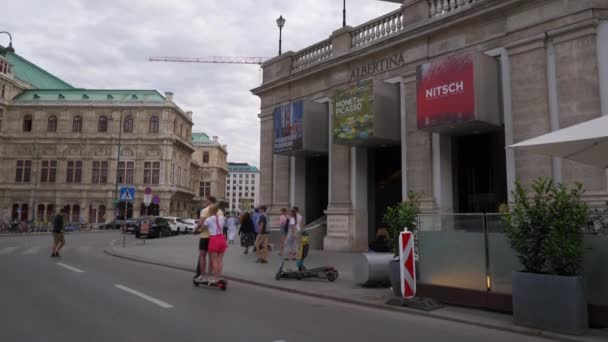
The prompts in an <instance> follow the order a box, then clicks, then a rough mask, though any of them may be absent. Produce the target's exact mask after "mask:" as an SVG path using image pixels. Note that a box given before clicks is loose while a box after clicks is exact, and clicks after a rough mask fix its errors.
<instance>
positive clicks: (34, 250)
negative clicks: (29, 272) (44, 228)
mask: <svg viewBox="0 0 608 342" xmlns="http://www.w3.org/2000/svg"><path fill="white" fill-rule="evenodd" d="M38 252H40V246H34V247H31V248H29V249H26V250H25V251H23V253H21V254H22V255H31V254H36V253H38Z"/></svg>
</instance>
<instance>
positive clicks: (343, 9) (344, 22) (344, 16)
mask: <svg viewBox="0 0 608 342" xmlns="http://www.w3.org/2000/svg"><path fill="white" fill-rule="evenodd" d="M342 27H346V0H344V7H343V8H342Z"/></svg>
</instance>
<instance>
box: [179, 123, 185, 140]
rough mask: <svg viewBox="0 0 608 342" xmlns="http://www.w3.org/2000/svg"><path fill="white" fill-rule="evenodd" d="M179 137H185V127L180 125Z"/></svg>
mask: <svg viewBox="0 0 608 342" xmlns="http://www.w3.org/2000/svg"><path fill="white" fill-rule="evenodd" d="M179 136H180V137H182V138H183V137H184V125H183V124H181V125H179Z"/></svg>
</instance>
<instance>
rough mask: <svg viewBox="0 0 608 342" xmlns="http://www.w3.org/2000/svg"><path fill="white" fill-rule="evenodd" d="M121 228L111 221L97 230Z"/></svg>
mask: <svg viewBox="0 0 608 342" xmlns="http://www.w3.org/2000/svg"><path fill="white" fill-rule="evenodd" d="M121 228H122V226H121V225H120V224H118V222H116V221H112V222H108V223H106V224H104V225H102V226H101V227H99V229H121Z"/></svg>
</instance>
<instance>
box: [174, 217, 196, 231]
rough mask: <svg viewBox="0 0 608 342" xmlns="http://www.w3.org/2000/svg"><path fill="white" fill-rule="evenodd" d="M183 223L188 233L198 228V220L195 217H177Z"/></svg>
mask: <svg viewBox="0 0 608 342" xmlns="http://www.w3.org/2000/svg"><path fill="white" fill-rule="evenodd" d="M177 221H178V222H180V223H181V224H182V225H184V226H185V227H186V228H185V232H186V233H194V231H195V230H196V220H193V219H177Z"/></svg>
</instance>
